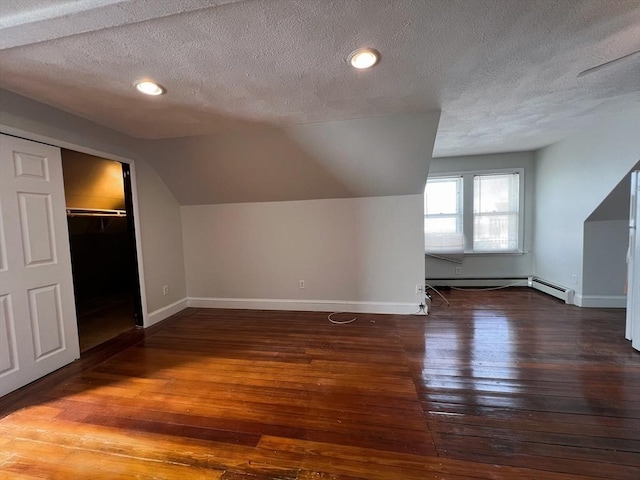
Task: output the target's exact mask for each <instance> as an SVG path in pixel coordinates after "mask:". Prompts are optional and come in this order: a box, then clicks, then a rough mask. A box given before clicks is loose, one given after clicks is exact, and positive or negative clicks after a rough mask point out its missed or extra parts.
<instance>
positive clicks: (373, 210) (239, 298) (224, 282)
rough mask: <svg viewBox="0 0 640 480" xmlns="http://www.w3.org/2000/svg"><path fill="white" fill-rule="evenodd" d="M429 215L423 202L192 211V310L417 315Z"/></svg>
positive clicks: (186, 216)
mask: <svg viewBox="0 0 640 480" xmlns="http://www.w3.org/2000/svg"><path fill="white" fill-rule="evenodd" d="M422 210H423V201H422V195H405V196H391V197H376V198H355V199H327V200H304V201H290V202H267V203H245V204H224V205H202V206H183V207H182V224H183V231H184V252H185V266H186V275H187V288H188V291H189V297H190V298H194V297H195V298H200V299H201V300H199V301H195V300H190V305H194V306H231V307H240V308H260V309H270V308H287V309H299V310H325V311H335V310H350V311H353V310H355V311H370V312H399V313H412V312H415V311H416V310H417V306H418V305H419V303H420V298H421V297H420V295H416V294H415V285H416V284H420V285H421V284H422V283H423V281H424V280H423V279H424V267H423V263H422V258H423V255H424V247H423V220H422V218H423V213H422ZM299 280H304V281H305V288H304V289H300V288H299ZM256 299H260V300H256Z"/></svg>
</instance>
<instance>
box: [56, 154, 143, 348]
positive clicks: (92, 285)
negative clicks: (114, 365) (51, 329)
mask: <svg viewBox="0 0 640 480" xmlns="http://www.w3.org/2000/svg"><path fill="white" fill-rule="evenodd" d="M62 168H63V174H64V188H65V200H66V208H67V224H68V228H69V242H70V248H71V265H72V271H73V283H74V290H75V302H76V311H77V317H78V332H79V336H80V350H81V352H83V351H86V350H88V349H90V348H92V347H94V346H96V345H99V344H101V343H103V342H104V341H106V340H109V339H111V338H113V337H115V336H117V335H119V334H120V333H123V332H125V331H127V330H130V329H132V328H135V327H136V326H142V308H141V300H140V283H139V276H138V268H137V258H136V248H135V232H134V222H133V209H132V201H131V197H132V195H131V183H130V176H129V173H130V172H129V165H127V164H123V163H120V162H116V161H113V160H107V159H104V158H99V157H95V156H92V155H87V154H84V153H79V152H74V151H71V150H67V149H62Z"/></svg>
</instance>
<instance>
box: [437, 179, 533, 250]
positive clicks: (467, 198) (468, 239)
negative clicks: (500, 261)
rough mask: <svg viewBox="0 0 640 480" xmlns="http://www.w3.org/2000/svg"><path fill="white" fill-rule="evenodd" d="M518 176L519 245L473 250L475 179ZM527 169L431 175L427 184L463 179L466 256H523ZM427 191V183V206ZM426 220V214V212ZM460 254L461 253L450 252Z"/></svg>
mask: <svg viewBox="0 0 640 480" xmlns="http://www.w3.org/2000/svg"><path fill="white" fill-rule="evenodd" d="M514 173H517V174H518V183H519V185H518V245H517V248H516V249H515V250H496V251H486V250H479V251H475V250H473V222H474V208H473V207H474V205H473V204H474V200H473V199H474V193H475V192H474V177H476V176H483V175H507V174H514ZM524 174H525V169H524V168H523V167H517V168H499V169H486V170H465V171H460V172H442V173H437V174H430V175H429V176H428V177H427V182H428V181H429V180H432V179H435V178H452V179H453V178H459V177H462V234H463V236H464V252H463V253H464V255H488V256H491V255H522V254H524V253H525V251H524V234H525V228H524V225H525V219H524V216H525V178H524ZM426 189H427V185H426V183H425V192H424V196H425V199H424V203H425V205H426ZM425 218H426V212H425ZM450 253H459V252H453V251H452V252H450ZM428 254H429V253H427V255H428ZM445 254H446V253H445Z"/></svg>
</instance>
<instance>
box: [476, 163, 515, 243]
mask: <svg viewBox="0 0 640 480" xmlns="http://www.w3.org/2000/svg"><path fill="white" fill-rule="evenodd" d="M473 187H474V190H473V212H474V218H473V249H474V250H475V251H489V252H491V251H501V250H510V251H513V250H517V249H518V246H519V245H518V230H519V202H520V193H519V190H520V176H519V174H517V173H510V174H501V175H476V176H475V177H474V179H473Z"/></svg>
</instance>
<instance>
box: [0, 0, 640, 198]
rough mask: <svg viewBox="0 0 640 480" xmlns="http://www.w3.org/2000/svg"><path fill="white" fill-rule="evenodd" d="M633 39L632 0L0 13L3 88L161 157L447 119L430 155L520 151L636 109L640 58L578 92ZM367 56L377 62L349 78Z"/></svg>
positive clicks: (93, 4) (187, 1) (348, 2)
mask: <svg viewBox="0 0 640 480" xmlns="http://www.w3.org/2000/svg"><path fill="white" fill-rule="evenodd" d="M639 25H640V4H639V3H638V2H637V1H636V0H629V1H625V0H616V1H612V0H563V1H549V0H529V1H526V2H525V1H514V0H394V1H384V0H321V1H314V0H246V1H243V0H237V1H233V0H208V1H205V0H175V1H146V0H127V1H125V0H66V1H65V0H61V1H54V2H52V1H47V0H4V1H3V2H0V87H1V88H3V89H6V90H9V91H11V92H14V93H17V94H19V95H22V96H25V97H28V98H30V99H34V100H36V101H38V102H42V103H45V104H47V105H51V106H53V107H55V108H58V109H60V110H63V111H66V112H69V113H72V114H75V115H78V116H80V117H83V118H85V119H88V120H91V121H92V122H95V123H97V124H99V125H102V126H105V127H108V128H110V129H113V130H116V131H119V132H122V133H124V134H126V135H129V136H131V137H136V138H140V139H145V140H157V139H162V145H163V147H164V150H166V151H169V150H171V149H174V150H175V148H176V146H177V145H180V146H182V147H183V152H187V151H192V152H201V147H202V145H203V144H207V142H214V141H215V139H221V138H224V136H226V135H231V134H233V136H236V137H237V136H241V135H244V134H246V132H250V131H253V132H258V131H264V130H269V129H275V130H273V132H278V131H279V132H283V131H287V132H289V133H290V132H291V131H292V130H291V129H293V130H296V129H299V128H300V126H301V125H307V124H320V123H325V122H337V121H345V120H352V119H362V118H370V117H385V118H387V117H389V118H390V116H391V117H393V116H398V115H399V116H402V115H412V114H414V113H424V112H438V111H440V110H441V111H442V114H441V117H440V123H439V126H438V127H437V135H436V139H435V148H434V151H433V155H434V156H437V157H442V156H453V155H473V154H481V153H495V152H505V151H522V150H532V149H536V148H539V147H543V146H545V145H548V144H550V143H553V142H555V141H558V140H560V139H562V138H564V137H565V136H566V135H568V134H569V133H571V132H572V131H575V130H577V129H580V128H582V127H585V126H588V125H591V124H593V123H594V122H597V121H598V118H599V117H600V116H601V115H604V114H609V113H611V112H615V111H617V110H620V109H629V108H636V109H637V108H640V94H639V93H638V89H639V86H638V78H640V61H639V58H640V56H638V55H636V56H632V57H628V58H627V59H626V60H624V61H620V62H618V63H616V64H615V65H612V66H611V67H610V68H607V69H604V70H601V71H598V72H595V73H593V74H591V75H587V76H584V77H580V78H578V77H577V74H578V73H579V72H581V71H583V70H585V69H588V68H590V67H593V66H595V65H598V64H601V63H603V62H606V61H609V60H611V59H614V58H618V57H620V56H622V55H626V54H629V53H632V52H635V51H638V50H640V30H639ZM362 46H371V47H375V48H377V49H378V50H380V51H381V53H382V59H381V62H380V64H379V65H378V66H376V67H375V68H373V69H371V70H370V71H364V72H358V71H355V70H353V69H352V68H350V67H349V66H348V65H347V61H346V58H347V56H348V55H349V53H350V52H351V51H353V50H354V49H355V48H358V47H362ZM141 78H153V79H155V80H156V81H158V82H159V83H161V84H162V85H163V86H164V87H166V89H167V94H166V95H163V96H161V97H156V98H149V97H142V96H141V95H140V94H138V93H137V92H135V91H134V90H133V88H132V84H133V82H134V81H136V80H139V79H141ZM0 102H2V99H1V98H0ZM428 114H429V113H428ZM354 125H355V124H354ZM327 128H328V127H327ZM302 130H304V129H302ZM302 130H300V131H302ZM240 132H242V133H240ZM275 134H276V133H274V135H275ZM284 135H288V133H285V134H284ZM429 135H431V133H430V132H427V135H426V136H427V137H429ZM263 136H264V135H263ZM186 137H189V138H191V137H197V138H195V139H194V140H193V143H192V144H191V143H190V142H191V140H185V138H186ZM178 138H179V139H181V140H179V142H178V141H177V140H176V143H174V144H172V143H171V140H169V139H178ZM394 141H395V140H394ZM141 143H145V144H148V142H141ZM147 150H149V151H154V148H153V147H149V148H148V149H147ZM367 152H368V151H367V150H366V149H364V150H363V151H362V155H364V154H366V153H367ZM307 153H308V152H307ZM314 155H317V151H316V152H314ZM161 157H162V158H161ZM164 157H165V156H163V155H158V158H157V159H154V160H152V162H154V161H155V162H156V164H157V166H158V168H160V169H162V168H164V167H166V163H167V160H165V159H164ZM183 157H184V155H183ZM353 157H354V156H353V155H346V156H345V158H344V159H342V161H343V162H346V163H349V162H350V161H351V160H349V158H353ZM424 157H425V163H424V166H425V169H426V166H427V165H428V159H429V158H430V157H431V150H429V151H425V152H424ZM204 159H209V160H208V161H209V162H211V161H215V159H213V160H211V157H210V155H208V154H207V155H203V156H202V155H201V156H199V157H198V158H195V157H193V158H191V157H190V158H188V159H186V160H185V162H186V165H188V164H191V166H192V167H193V168H199V166H202V165H205V162H204V161H203V160H204ZM388 161H392V159H388ZM358 162H361V160H358ZM223 163H224V162H223ZM356 165H358V163H357V162H356V163H354V164H353V165H352V166H353V168H356ZM346 168H347V170H348V169H349V168H350V167H346ZM171 170H172V169H171V168H167V169H166V171H167V172H169V171H171ZM311 170H313V169H311ZM311 170H310V171H311ZM330 170H331V168H330ZM356 170H357V169H356ZM325 173H327V175H329V174H331V175H333V174H334V173H335V172H334V171H333V170H331V171H330V172H325ZM343 173H344V172H343ZM193 175H198V172H197V171H195V172H194V173H193ZM230 175H231V173H230ZM425 175H426V173H425ZM365 177H366V175H365ZM165 180H167V181H168V183H170V182H171V181H172V179H168V178H165ZM226 181H227V182H237V181H239V179H238V178H237V177H235V176H229V177H228V178H227V179H226ZM406 185H409V184H406ZM369 187H371V185H369V186H367V187H366V188H363V185H361V184H359V185H358V184H356V183H350V184H349V185H347V186H345V188H344V189H343V190H342V193H343V194H346V193H348V192H349V191H368V192H370V191H379V192H382V191H383V190H376V189H372V188H369ZM399 190H401V191H404V190H407V188H401V189H399ZM327 191H329V190H327ZM334 194H335V193H334ZM380 194H383V193H380ZM332 195H333V194H332ZM177 196H182V195H180V194H178V195H177ZM201 196H202V199H203V201H204V198H205V197H206V195H204V194H203V195H201ZM283 197H287V195H283Z"/></svg>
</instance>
